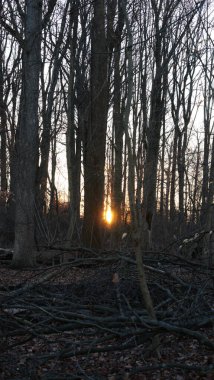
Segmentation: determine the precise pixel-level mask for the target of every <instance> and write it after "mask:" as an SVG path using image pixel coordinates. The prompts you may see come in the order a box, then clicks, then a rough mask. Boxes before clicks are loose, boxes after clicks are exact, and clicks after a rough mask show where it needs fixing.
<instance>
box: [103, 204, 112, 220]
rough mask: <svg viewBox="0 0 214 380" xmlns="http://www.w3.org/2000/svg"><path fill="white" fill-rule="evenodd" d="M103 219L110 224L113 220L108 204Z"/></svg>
mask: <svg viewBox="0 0 214 380" xmlns="http://www.w3.org/2000/svg"><path fill="white" fill-rule="evenodd" d="M105 220H106V222H107V223H108V224H111V223H112V221H113V213H112V211H111V208H110V206H108V208H107V210H106V211H105Z"/></svg>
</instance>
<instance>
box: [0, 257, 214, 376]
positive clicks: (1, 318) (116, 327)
mask: <svg viewBox="0 0 214 380" xmlns="http://www.w3.org/2000/svg"><path fill="white" fill-rule="evenodd" d="M72 255H73V256H72V257H73V258H72V259H70V260H69V261H67V262H63V260H60V261H59V264H58V265H56V264H55V265H51V266H47V265H44V264H42V265H41V264H40V266H39V267H37V268H35V269H33V270H23V271H20V270H19V271H17V270H13V269H10V267H9V265H8V263H9V262H6V261H4V262H3V263H2V267H1V269H0V299H1V308H0V336H1V343H0V379H5V380H19V379H20V380H27V379H32V380H33V379H42V380H48V379H50V380H54V379H57V380H61V379H62V380H63V379H95V380H96V379H97V380H102V379H108V380H114V379H115V380H117V379H133V380H135V379H136V380H137V379H155V380H156V379H170V380H171V379H176V380H182V379H213V378H214V336H213V335H214V334H213V321H214V316H213V314H214V313H213V310H214V299H213V274H212V273H213V270H212V271H211V270H210V268H207V267H206V266H205V265H204V264H203V263H196V262H195V263H194V262H193V263H190V262H188V261H186V260H183V259H182V258H179V257H176V256H174V257H171V256H170V255H169V254H165V255H164V254H158V255H155V254H154V255H153V256H152V257H149V258H146V259H145V265H146V269H147V278H148V283H149V288H150V291H151V294H152V298H153V300H154V304H155V307H156V313H157V318H158V322H157V323H156V324H155V322H154V321H151V320H150V319H149V317H148V315H147V313H146V311H145V308H144V304H143V301H142V297H141V293H140V290H139V287H138V281H137V274H136V270H134V264H133V265H132V266H131V267H130V268H132V269H130V268H129V271H130V273H125V275H124V273H122V272H121V268H123V262H124V260H123V259H121V257H127V255H124V256H123V253H121V252H105V253H99V254H98V253H95V252H84V250H81V253H80V251H77V252H75V254H74V252H73V253H72ZM129 258H130V256H129ZM131 260H132V261H134V260H133V258H131ZM123 272H124V271H123ZM115 273H117V274H118V278H119V282H116V283H115V282H114V281H112V278H114V274H115ZM157 334H159V337H160V341H161V347H160V352H161V357H160V358H158V357H157V354H156V351H155V350H154V349H152V350H151V342H152V337H154V335H157Z"/></svg>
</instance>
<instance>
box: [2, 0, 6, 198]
mask: <svg viewBox="0 0 214 380" xmlns="http://www.w3.org/2000/svg"><path fill="white" fill-rule="evenodd" d="M0 9H1V3H0ZM0 14H1V10H0ZM0 123H1V124H0V139H1V141H0V144H1V145H0V176H1V183H0V184H1V188H0V190H1V192H0V204H3V205H4V204H5V202H6V191H7V170H6V167H7V154H6V125H7V116H6V107H5V102H4V79H3V52H2V36H0Z"/></svg>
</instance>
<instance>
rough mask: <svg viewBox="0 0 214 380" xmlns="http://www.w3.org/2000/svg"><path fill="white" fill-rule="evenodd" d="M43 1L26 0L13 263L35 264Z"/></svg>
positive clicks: (19, 265)
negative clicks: (35, 204) (36, 180)
mask: <svg viewBox="0 0 214 380" xmlns="http://www.w3.org/2000/svg"><path fill="white" fill-rule="evenodd" d="M41 21H42V2H41V1H38V0H26V24H25V45H24V50H23V61H22V64H23V69H22V70H23V72H22V75H23V82H22V98H21V105H20V128H19V131H18V133H19V136H18V146H17V176H16V218H15V246H14V256H13V262H12V264H13V266H14V267H26V266H31V265H33V264H34V257H33V255H32V249H33V244H34V202H35V178H36V165H37V156H38V97H39V74H40V66H41V55H40V54H41Z"/></svg>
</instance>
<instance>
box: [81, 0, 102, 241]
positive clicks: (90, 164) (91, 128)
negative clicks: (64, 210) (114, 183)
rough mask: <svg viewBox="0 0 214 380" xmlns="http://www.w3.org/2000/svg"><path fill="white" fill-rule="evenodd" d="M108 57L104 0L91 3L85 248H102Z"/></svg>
mask: <svg viewBox="0 0 214 380" xmlns="http://www.w3.org/2000/svg"><path fill="white" fill-rule="evenodd" d="M107 65H108V54H107V49H106V37H105V7H104V1H103V0H95V2H94V18H93V21H92V36H91V90H90V97H91V99H90V112H89V114H90V116H89V118H90V119H89V125H88V130H87V141H86V160H85V167H84V174H85V176H84V230H83V237H84V242H85V244H86V245H87V246H93V247H96V248H100V247H101V230H102V219H103V202H104V167H105V144H106V127H107V103H108V78H107Z"/></svg>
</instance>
